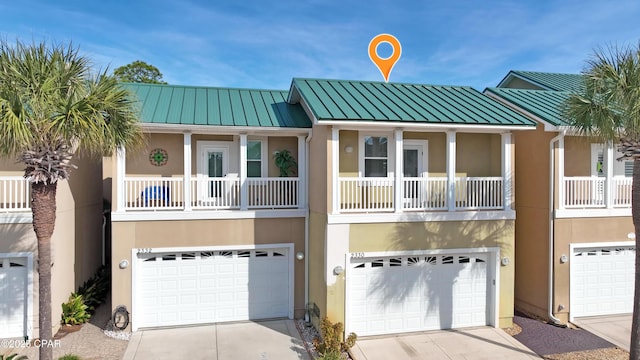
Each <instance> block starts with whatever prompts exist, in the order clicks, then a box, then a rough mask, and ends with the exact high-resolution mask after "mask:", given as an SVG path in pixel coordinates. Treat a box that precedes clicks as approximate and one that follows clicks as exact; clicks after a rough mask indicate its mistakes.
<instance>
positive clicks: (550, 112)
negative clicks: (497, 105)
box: [485, 88, 571, 126]
mask: <svg viewBox="0 0 640 360" xmlns="http://www.w3.org/2000/svg"><path fill="white" fill-rule="evenodd" d="M485 92H488V93H491V94H495V95H497V96H499V97H501V98H503V99H505V100H507V101H508V102H510V103H512V104H514V105H516V106H518V107H520V108H521V109H523V110H525V111H527V112H529V113H531V114H533V115H535V116H537V117H539V118H540V119H542V120H544V121H546V122H548V123H550V124H551V125H555V126H567V125H569V124H568V123H567V121H566V120H565V119H564V118H563V116H562V106H563V104H564V102H565V101H566V100H567V99H568V98H569V96H570V95H571V92H568V91H548V90H523V89H507V88H487V89H486V90H485Z"/></svg>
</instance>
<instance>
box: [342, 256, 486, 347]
mask: <svg viewBox="0 0 640 360" xmlns="http://www.w3.org/2000/svg"><path fill="white" fill-rule="evenodd" d="M476 260H477V261H476ZM486 260H487V257H486V255H483V254H480V255H464V256H463V255H425V256H404V257H388V258H366V259H356V260H354V261H352V263H351V265H350V270H349V272H348V274H347V277H348V289H347V291H348V292H349V294H348V301H349V304H348V309H349V313H348V317H349V318H348V321H349V331H354V332H356V333H357V334H359V335H376V334H385V333H400V332H408V331H421V330H430V329H440V328H451V327H462V326H475V325H485V324H487V322H488V315H487V314H488V309H487V304H488V302H487V299H486V297H487V294H488V292H487V289H488V288H489V286H488V284H487V276H486V271H487V267H486Z"/></svg>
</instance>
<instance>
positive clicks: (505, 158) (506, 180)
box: [500, 133, 513, 210]
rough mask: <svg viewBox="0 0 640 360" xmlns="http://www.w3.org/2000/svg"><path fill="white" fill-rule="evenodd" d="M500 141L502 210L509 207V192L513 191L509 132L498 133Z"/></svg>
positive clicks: (510, 198)
mask: <svg viewBox="0 0 640 360" xmlns="http://www.w3.org/2000/svg"><path fill="white" fill-rule="evenodd" d="M500 139H501V142H502V196H503V198H502V206H503V209H504V210H510V209H511V202H512V201H511V200H512V197H511V194H512V192H513V168H512V165H513V160H512V158H511V150H512V144H511V133H502V134H500Z"/></svg>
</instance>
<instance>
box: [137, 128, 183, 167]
mask: <svg viewBox="0 0 640 360" xmlns="http://www.w3.org/2000/svg"><path fill="white" fill-rule="evenodd" d="M157 148H160V149H164V150H166V151H167V155H168V160H167V163H166V164H165V165H163V166H155V165H152V164H151V162H150V161H149V155H150V154H151V151H153V150H154V149H157ZM183 149H184V137H183V135H182V134H149V135H148V136H147V143H146V144H145V145H144V146H141V147H140V148H139V149H136V150H135V151H129V152H127V160H126V173H127V175H128V176H140V175H147V176H167V177H171V176H172V175H179V174H183V173H184V156H183Z"/></svg>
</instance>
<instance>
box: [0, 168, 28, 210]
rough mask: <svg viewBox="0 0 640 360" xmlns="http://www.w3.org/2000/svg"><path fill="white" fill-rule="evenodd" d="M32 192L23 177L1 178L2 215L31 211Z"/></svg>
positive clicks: (0, 208)
mask: <svg viewBox="0 0 640 360" xmlns="http://www.w3.org/2000/svg"><path fill="white" fill-rule="evenodd" d="M30 190H31V187H30V186H29V181H28V180H27V179H25V178H24V177H22V176H0V213H16V212H29V211H31V198H30Z"/></svg>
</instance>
